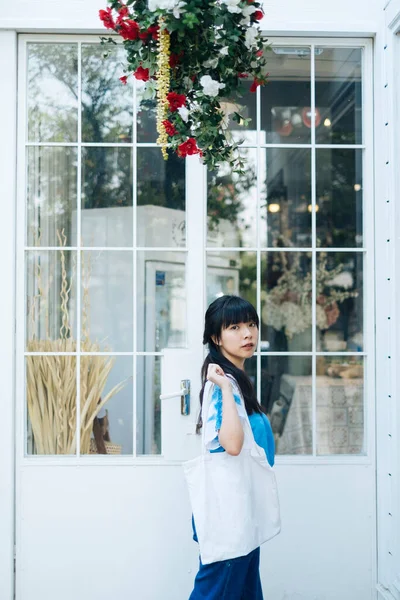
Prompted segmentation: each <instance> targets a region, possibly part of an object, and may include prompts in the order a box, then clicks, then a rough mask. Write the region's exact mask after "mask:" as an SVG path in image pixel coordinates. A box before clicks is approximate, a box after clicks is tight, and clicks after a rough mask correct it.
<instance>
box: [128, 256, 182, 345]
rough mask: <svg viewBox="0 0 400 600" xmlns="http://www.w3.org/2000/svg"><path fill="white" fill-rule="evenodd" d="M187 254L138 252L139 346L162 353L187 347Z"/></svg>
mask: <svg viewBox="0 0 400 600" xmlns="http://www.w3.org/2000/svg"><path fill="white" fill-rule="evenodd" d="M185 259H186V256H185V254H184V253H174V252H164V253H162V254H157V253H151V254H150V253H145V252H139V253H138V264H137V281H138V284H137V310H138V313H137V322H138V328H137V345H138V350H139V351H146V352H161V351H162V350H163V349H164V348H184V347H185V346H186V343H187V341H186V335H187V333H186V332H187V325H186V323H187V316H186V269H185Z"/></svg>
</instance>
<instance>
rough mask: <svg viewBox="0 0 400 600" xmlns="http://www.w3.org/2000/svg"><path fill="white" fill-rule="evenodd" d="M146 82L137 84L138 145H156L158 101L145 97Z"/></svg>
mask: <svg viewBox="0 0 400 600" xmlns="http://www.w3.org/2000/svg"><path fill="white" fill-rule="evenodd" d="M143 88H144V82H142V81H137V82H136V101H137V113H136V131H137V134H136V136H137V141H138V143H147V144H149V143H155V142H156V141H157V138H158V133H157V101H156V100H152V99H147V98H145V97H144V96H143Z"/></svg>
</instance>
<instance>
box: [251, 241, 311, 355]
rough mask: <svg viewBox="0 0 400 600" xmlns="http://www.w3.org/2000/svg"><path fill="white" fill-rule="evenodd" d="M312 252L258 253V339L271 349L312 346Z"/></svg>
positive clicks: (306, 349)
mask: <svg viewBox="0 0 400 600" xmlns="http://www.w3.org/2000/svg"><path fill="white" fill-rule="evenodd" d="M311 302H312V280H311V255H310V253H306V252H304V253H303V252H285V251H283V250H282V251H280V252H268V253H267V252H263V253H262V254H261V339H262V340H263V342H264V341H268V345H269V349H270V350H271V351H281V352H282V351H283V352H310V351H311V349H312V336H311V325H312V310H311Z"/></svg>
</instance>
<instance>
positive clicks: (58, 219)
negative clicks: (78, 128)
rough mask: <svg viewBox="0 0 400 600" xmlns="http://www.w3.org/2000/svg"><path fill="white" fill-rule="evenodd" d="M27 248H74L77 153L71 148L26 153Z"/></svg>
mask: <svg viewBox="0 0 400 600" xmlns="http://www.w3.org/2000/svg"><path fill="white" fill-rule="evenodd" d="M27 160H28V190H27V242H28V245H29V246H62V245H63V243H60V239H59V236H61V237H62V239H65V245H66V246H75V245H76V224H75V219H76V203H77V198H76V181H77V153H76V150H75V149H74V148H54V147H53V148H51V147H50V148H46V147H31V148H28V149H27Z"/></svg>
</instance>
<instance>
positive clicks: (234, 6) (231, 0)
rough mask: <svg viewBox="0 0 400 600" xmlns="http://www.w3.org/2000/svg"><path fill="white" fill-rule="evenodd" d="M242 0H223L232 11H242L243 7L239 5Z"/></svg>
mask: <svg viewBox="0 0 400 600" xmlns="http://www.w3.org/2000/svg"><path fill="white" fill-rule="evenodd" d="M239 2H240V0H221V3H222V4H226V7H227V9H228V11H229V12H230V13H241V12H242V9H241V8H240V6H239Z"/></svg>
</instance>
